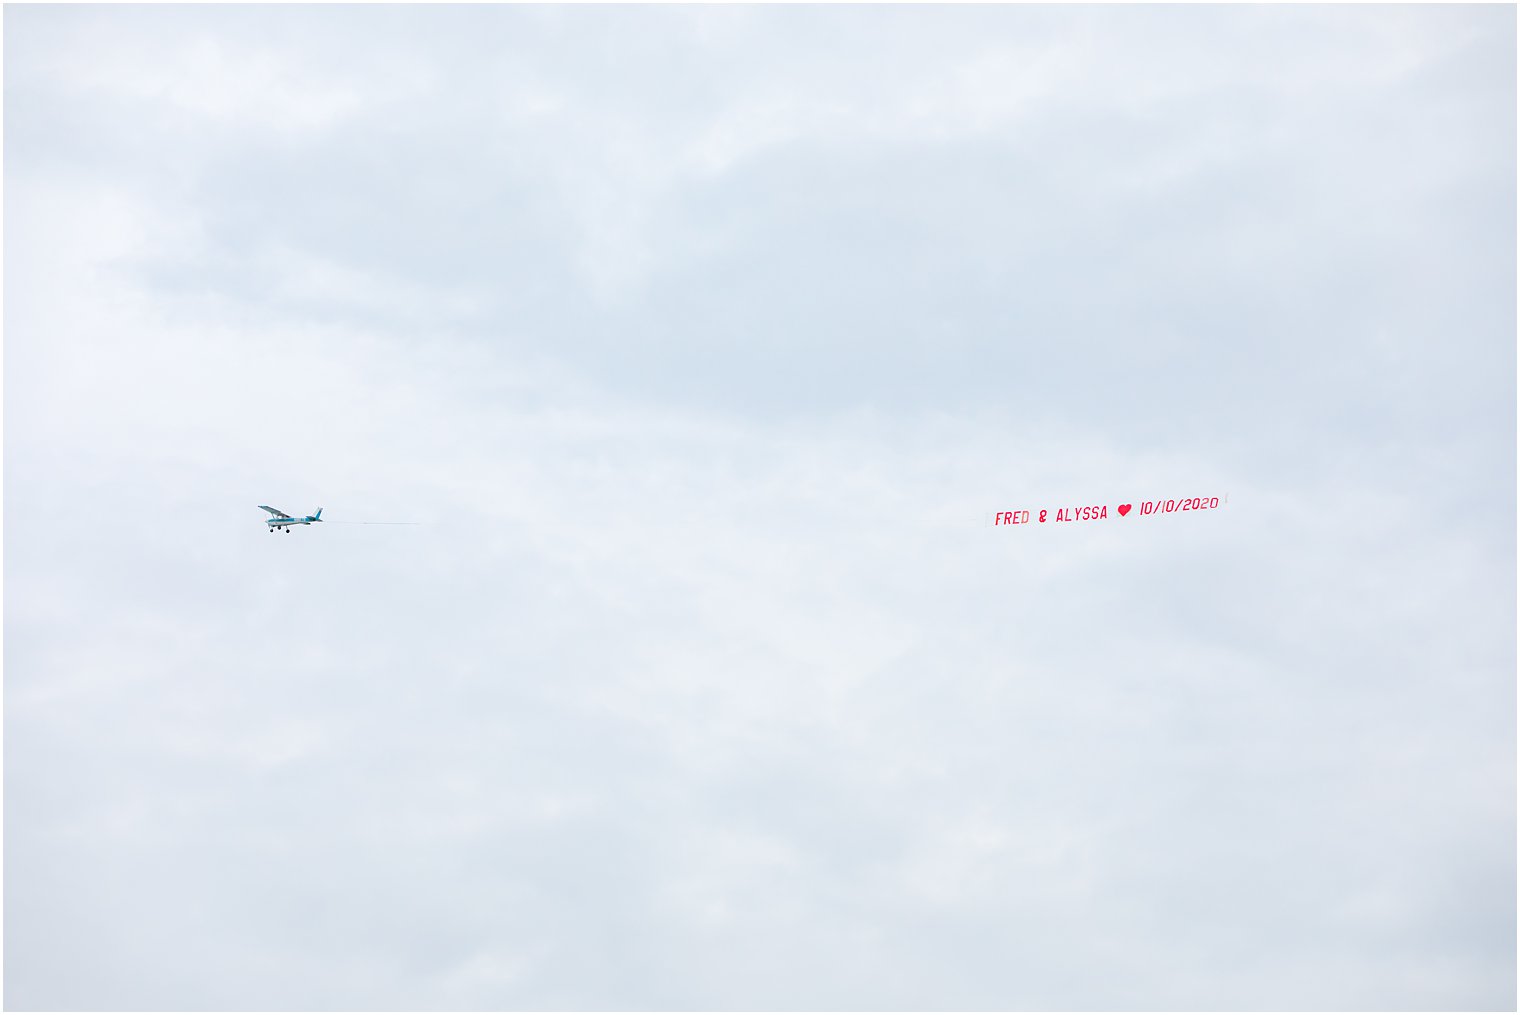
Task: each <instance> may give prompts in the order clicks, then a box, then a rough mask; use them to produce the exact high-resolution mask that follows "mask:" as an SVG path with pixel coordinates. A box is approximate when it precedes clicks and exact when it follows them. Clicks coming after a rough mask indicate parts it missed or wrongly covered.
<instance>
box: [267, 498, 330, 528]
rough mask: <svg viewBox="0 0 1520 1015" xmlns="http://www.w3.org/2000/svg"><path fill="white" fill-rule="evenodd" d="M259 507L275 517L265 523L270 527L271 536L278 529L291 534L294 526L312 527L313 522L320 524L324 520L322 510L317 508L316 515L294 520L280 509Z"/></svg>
mask: <svg viewBox="0 0 1520 1015" xmlns="http://www.w3.org/2000/svg"><path fill="white" fill-rule="evenodd" d="M259 507H261V508H263V509H264V510H265V511H268V512H269V513H270V514H272V515H274V517H273V518H270V519H268V520H267V521H265V522H264V524H265V525H268V526H269V532H270V534H271V535H272V534H273V533H274V531H275V530H276V529H284V530H285V531H286V532H289V531H290V527H291V526H292V525H310V524H311V523H312V522H320V521H321V520H322V509H321V508H317V513H316V514H314V515H305V516H304V517H301V518H292V517H291V516H290V515H287V514H286V513H285V512H283V511H281V510H280V509H279V508H272V507H270V506H269V505H268V504H260V505H259Z"/></svg>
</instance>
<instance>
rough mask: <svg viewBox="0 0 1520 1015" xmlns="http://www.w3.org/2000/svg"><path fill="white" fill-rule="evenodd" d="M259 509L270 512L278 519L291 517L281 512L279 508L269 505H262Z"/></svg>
mask: <svg viewBox="0 0 1520 1015" xmlns="http://www.w3.org/2000/svg"><path fill="white" fill-rule="evenodd" d="M259 507H261V508H263V509H264V510H265V511H268V512H269V513H270V514H272V515H274V516H275V517H276V518H289V517H290V516H289V515H287V514H286V513H285V512H283V511H281V510H280V509H279V508H272V507H270V506H269V505H268V504H260V505H259Z"/></svg>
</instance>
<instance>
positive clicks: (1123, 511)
mask: <svg viewBox="0 0 1520 1015" xmlns="http://www.w3.org/2000/svg"><path fill="white" fill-rule="evenodd" d="M1127 514H1129V505H1128V504H1120V505H1119V517H1120V518H1123V517H1124V516H1125V515H1127Z"/></svg>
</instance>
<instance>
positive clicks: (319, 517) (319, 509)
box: [312, 508, 322, 522]
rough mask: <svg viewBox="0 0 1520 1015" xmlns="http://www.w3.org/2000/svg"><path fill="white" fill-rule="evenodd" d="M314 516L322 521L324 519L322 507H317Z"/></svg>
mask: <svg viewBox="0 0 1520 1015" xmlns="http://www.w3.org/2000/svg"><path fill="white" fill-rule="evenodd" d="M312 517H313V518H315V519H316V520H317V521H319V522H320V521H321V520H322V509H321V508H317V513H316V514H315V515H313V516H312Z"/></svg>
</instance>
